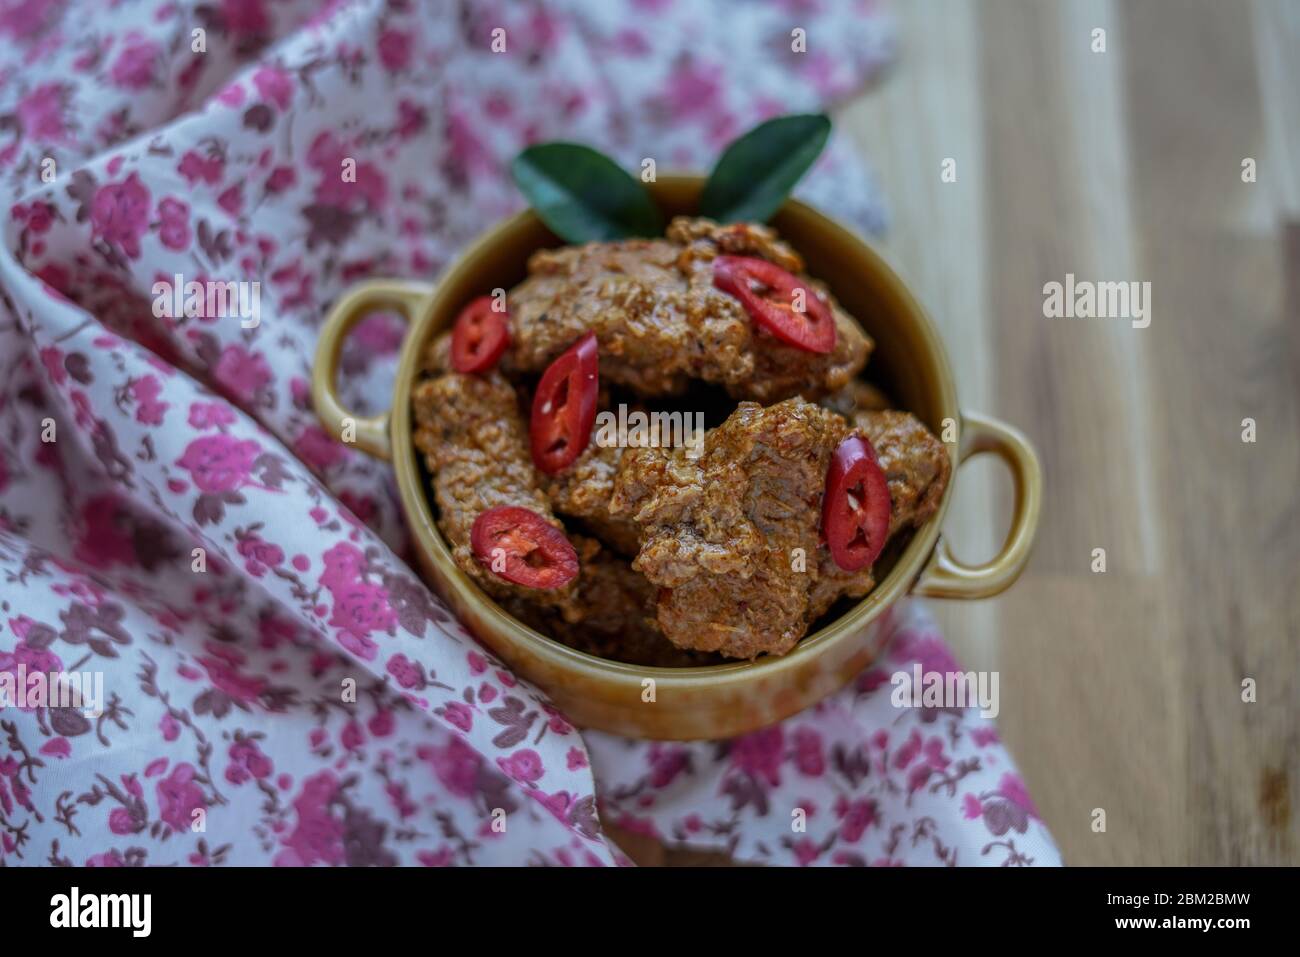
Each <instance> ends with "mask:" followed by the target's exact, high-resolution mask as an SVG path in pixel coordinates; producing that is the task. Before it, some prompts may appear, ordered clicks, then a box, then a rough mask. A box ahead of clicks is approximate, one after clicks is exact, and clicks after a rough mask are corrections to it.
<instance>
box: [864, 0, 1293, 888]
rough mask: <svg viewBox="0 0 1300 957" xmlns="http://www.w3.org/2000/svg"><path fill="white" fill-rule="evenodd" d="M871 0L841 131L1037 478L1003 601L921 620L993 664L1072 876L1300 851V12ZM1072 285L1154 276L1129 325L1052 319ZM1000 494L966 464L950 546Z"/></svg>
mask: <svg viewBox="0 0 1300 957" xmlns="http://www.w3.org/2000/svg"><path fill="white" fill-rule="evenodd" d="M893 10H894V12H895V14H896V16H897V17H898V20H899V26H900V31H901V34H902V36H901V39H902V50H901V56H900V59H899V62H898V65H897V67H896V68H895V70H894V71H893V74H892V75H891V76H889V77H888V78H886V80H885V81H884V82H883V83H882V84H881V85H880V86H878V87H877V88H876V89H875V90H873V91H872V92H871V93H869V94H867V95H866V96H864V97H862V98H861V99H860V100H859V101H858V102H855V103H853V104H851V105H850V106H849V107H848V108H847V109H845V110H843V111H842V112H841V114H840V115H839V117H838V118H839V121H840V124H841V127H847V129H848V131H849V133H850V134H851V135H852V137H853V139H854V141H855V143H856V144H857V145H858V147H859V148H860V149H861V151H862V154H863V156H864V157H865V158H866V159H867V160H868V161H869V162H871V163H872V164H873V165H874V166H875V168H876V169H877V170H879V172H880V175H881V179H882V183H883V186H884V189H885V192H886V194H887V195H888V197H889V199H890V203H891V207H892V212H893V225H892V228H891V230H890V233H889V236H888V239H887V241H886V243H885V246H886V248H887V249H888V251H889V252H890V253H891V254H892V256H893V258H894V260H895V261H896V263H897V264H898V266H899V268H900V269H901V271H902V272H903V274H904V276H905V277H907V278H908V279H910V280H911V281H912V282H913V284H914V287H915V288H916V289H917V291H918V292H919V294H920V298H921V299H922V301H923V302H924V303H925V304H926V306H927V307H928V308H929V309H930V311H931V313H932V314H933V316H934V317H935V319H936V321H937V322H938V324H939V325H940V327H941V328H942V330H943V332H944V335H945V337H946V340H947V342H948V345H949V349H950V353H949V354H950V357H951V359H952V362H953V365H954V367H955V368H956V373H957V379H958V388H959V394H960V396H961V399H962V402H963V404H964V405H965V406H966V407H968V408H973V409H980V410H984V411H987V412H991V413H993V414H996V415H998V416H1001V417H1003V418H1005V419H1007V420H1008V421H1010V422H1013V423H1015V424H1016V425H1018V426H1020V427H1021V428H1022V429H1024V430H1025V431H1026V432H1027V433H1028V434H1029V435H1030V436H1031V438H1032V439H1033V440H1034V441H1035V442H1036V443H1037V445H1038V448H1039V450H1040V452H1041V454H1042V457H1043V465H1044V471H1045V476H1046V489H1047V499H1046V503H1045V506H1044V516H1043V522H1042V525H1041V528H1040V531H1039V536H1038V545H1037V549H1036V552H1035V554H1034V557H1033V560H1032V563H1031V565H1030V567H1029V569H1028V571H1027V572H1026V574H1025V576H1024V577H1023V578H1022V579H1021V581H1020V582H1019V583H1018V584H1017V585H1016V587H1015V588H1014V589H1012V591H1010V592H1009V593H1007V594H1006V595H1004V596H1002V597H1001V598H998V599H995V600H992V601H987V602H982V603H978V604H972V605H961V604H958V603H933V604H932V606H931V607H932V608H933V610H934V611H935V613H936V614H937V615H938V616H939V618H940V621H941V622H942V624H943V626H944V628H945V630H946V631H947V633H948V635H949V637H950V638H951V639H952V641H953V643H954V645H955V646H956V648H957V651H958V653H959V656H960V657H961V659H962V660H963V662H964V664H965V665H966V666H967V667H971V668H978V669H996V670H998V671H1000V672H1001V698H1002V714H1001V716H1000V717H999V725H1000V727H1001V730H1002V734H1003V738H1004V740H1005V741H1006V743H1007V744H1008V746H1009V747H1010V749H1011V752H1012V754H1013V755H1014V756H1015V758H1016V759H1017V761H1018V762H1019V764H1020V766H1021V770H1022V771H1023V772H1024V776H1025V778H1026V780H1027V782H1028V784H1029V787H1030V791H1031V793H1032V794H1033V795H1034V797H1035V800H1036V801H1037V803H1038V805H1039V809H1040V811H1041V812H1042V814H1043V817H1044V820H1046V822H1047V823H1048V825H1049V827H1050V828H1051V830H1052V831H1053V833H1054V834H1055V835H1056V838H1057V841H1058V842H1059V844H1060V846H1061V849H1062V852H1063V853H1064V855H1065V860H1066V862H1067V863H1070V864H1245V863H1288V862H1289V863H1293V864H1294V863H1300V807H1298V800H1300V510H1298V506H1300V2H1296V0H1261V2H1255V3H1251V2H1248V0H1134V2H1118V0H1116V2H1107V0H1087V2H1083V0H1081V2H1062V3H1042V2H1034V0H987V2H978V3H977V2H969V3H968V2H958V0H907V2H906V3H895V4H893ZM1096 28H1101V29H1104V30H1105V31H1106V34H1105V37H1106V52H1105V53H1094V52H1092V49H1091V47H1092V39H1093V30H1094V29H1096ZM949 157H951V158H953V159H955V160H956V162H957V181H956V182H955V183H943V182H941V180H940V169H941V164H942V162H943V161H944V159H945V158H949ZM1247 157H1249V158H1252V159H1254V160H1255V161H1256V172H1257V181H1256V182H1255V183H1253V184H1248V183H1243V182H1242V176H1241V173H1242V161H1243V159H1245V158H1247ZM1067 272H1072V273H1074V274H1075V276H1076V277H1077V278H1078V279H1092V280H1097V281H1102V280H1112V281H1123V280H1138V281H1149V282H1150V283H1151V284H1152V290H1151V301H1152V321H1151V325H1150V327H1149V328H1147V329H1143V330H1137V329H1133V328H1132V327H1131V325H1130V324H1129V323H1128V322H1122V321H1117V320H1102V319H1093V320H1066V319H1060V320H1050V321H1049V320H1047V319H1045V318H1044V317H1043V311H1042V309H1043V292H1042V290H1043V284H1044V283H1046V282H1049V281H1052V280H1056V281H1059V282H1064V280H1065V274H1066V273H1067ZM1247 417H1250V418H1253V419H1255V421H1256V423H1257V430H1258V441H1257V442H1256V443H1255V444H1253V445H1252V444H1246V443H1243V442H1242V440H1241V432H1242V426H1241V422H1242V419H1244V418H1247ZM1004 485H1005V476H1004V475H1003V474H1002V472H1001V469H1000V467H999V466H994V465H989V464H976V463H972V464H971V465H968V466H967V467H966V468H965V469H964V470H963V474H962V478H961V481H960V483H959V494H958V497H957V500H956V502H955V503H954V508H953V509H952V510H951V511H950V513H949V514H950V518H949V520H948V525H947V527H946V532H947V533H948V534H950V535H951V536H952V537H953V539H954V541H955V547H956V549H957V551H958V554H961V555H963V557H965V558H967V559H970V560H973V559H976V558H979V557H981V556H983V555H987V554H990V553H991V552H992V551H993V549H994V548H995V547H996V545H997V543H998V541H999V540H1000V534H1001V532H1002V530H1003V529H1005V527H1006V514H1007V510H1008V508H1009V494H1008V493H1007V491H1006V490H1005V488H1004ZM1094 548H1105V549H1106V553H1107V571H1106V573H1105V574H1094V573H1093V572H1092V571H1091V570H1090V565H1091V556H1092V550H1093V549H1094ZM1247 677H1251V678H1254V679H1255V680H1256V682H1257V688H1258V690H1257V696H1258V699H1257V701H1256V703H1254V704H1247V703H1243V702H1242V696H1241V683H1242V680H1243V679H1244V678H1247ZM1094 808H1104V809H1105V811H1106V824H1107V829H1106V832H1105V833H1102V834H1099V833H1094V832H1093V831H1092V829H1091V823H1092V810H1093V809H1094Z"/></svg>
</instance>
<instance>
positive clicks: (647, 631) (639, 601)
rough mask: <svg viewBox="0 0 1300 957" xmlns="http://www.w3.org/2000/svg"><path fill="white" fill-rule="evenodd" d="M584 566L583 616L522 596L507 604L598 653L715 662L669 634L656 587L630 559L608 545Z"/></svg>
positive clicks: (528, 620)
mask: <svg viewBox="0 0 1300 957" xmlns="http://www.w3.org/2000/svg"><path fill="white" fill-rule="evenodd" d="M582 572H583V573H582V580H581V581H580V582H579V601H580V603H581V604H582V606H583V608H584V611H585V614H584V617H583V620H582V621H580V622H576V623H575V622H566V621H564V620H563V619H562V618H561V617H560V616H559V615H557V614H555V612H554V611H551V610H549V609H542V608H539V607H537V606H536V605H534V604H531V603H529V602H525V601H522V600H519V599H514V600H512V601H511V602H510V603H509V604H507V605H506V606H505V607H506V610H507V611H509V612H510V613H511V614H512V615H514V616H515V617H516V618H518V619H519V620H520V621H522V622H524V623H525V624H527V625H528V626H530V627H531V628H534V629H536V630H537V631H539V632H541V633H542V634H544V635H546V636H547V637H549V638H554V639H555V640H556V641H559V642H561V643H563V644H566V645H568V646H569V647H570V648H573V649H575V650H576V651H582V652H586V653H587V654H589V655H595V656H596V657H598V658H608V659H611V660H613V661H622V662H626V663H627V664H631V665H642V666H648V667H655V668H684V667H689V666H692V665H700V664H712V663H714V662H713V661H712V660H711V659H710V658H709V656H706V655H702V654H699V653H698V652H691V651H687V650H685V649H682V648H678V647H677V646H675V645H673V644H672V643H671V642H669V641H668V640H667V639H665V638H664V636H663V632H661V631H660V630H659V625H658V623H657V622H656V621H655V593H656V589H655V587H654V586H653V585H651V584H650V582H648V581H647V580H646V578H645V576H644V575H641V574H639V573H637V572H635V571H633V570H632V567H631V565H630V564H628V562H627V560H626V559H623V558H620V557H618V556H615V555H611V554H610V553H609V552H604V551H602V552H599V553H598V554H596V555H595V556H594V557H593V558H592V559H589V560H588V561H586V562H584V563H583V570H582Z"/></svg>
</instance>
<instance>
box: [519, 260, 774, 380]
mask: <svg viewBox="0 0 1300 957" xmlns="http://www.w3.org/2000/svg"><path fill="white" fill-rule="evenodd" d="M680 253H681V249H680V247H679V246H677V245H676V244H675V243H672V242H669V241H667V240H663V239H646V240H642V239H631V240H624V241H620V242H611V243H587V244H586V245H584V246H566V247H563V248H560V249H545V250H541V251H539V252H536V253H534V254H533V255H532V257H530V259H529V260H528V272H529V277H528V278H527V279H525V280H524V281H523V282H522V283H520V284H519V285H518V286H516V287H515V288H514V289H513V290H511V292H510V333H511V345H510V349H509V351H508V353H507V356H506V360H505V361H506V365H507V368H508V369H512V370H519V371H525V372H540V371H542V370H543V369H545V368H546V366H547V365H548V364H549V363H550V362H551V361H552V360H554V359H555V357H556V356H558V355H559V354H560V353H561V352H563V351H564V350H565V349H567V348H568V347H569V346H570V345H571V344H572V343H573V342H574V341H575V340H576V339H578V338H579V337H580V336H582V335H583V334H584V333H586V332H587V331H588V330H591V331H594V332H595V333H596V338H597V339H598V340H599V342H600V374H601V378H603V379H608V380H609V381H610V382H616V383H620V384H622V385H626V386H628V387H629V388H632V389H634V390H636V391H637V392H638V393H641V394H643V395H672V394H676V393H679V392H681V391H682V390H683V389H685V387H686V384H687V380H688V379H690V378H700V379H706V380H708V381H710V382H724V383H725V382H730V381H736V380H739V379H742V378H744V377H746V376H748V375H749V374H750V373H751V372H752V371H753V367H754V360H753V356H752V355H751V354H750V352H751V349H750V340H751V333H750V323H749V317H748V316H747V315H746V314H745V310H744V309H743V308H742V307H741V305H740V303H739V302H737V301H736V300H735V299H733V298H731V297H730V296H728V295H726V294H725V293H723V292H720V291H719V290H717V289H714V288H713V283H712V277H711V276H710V277H705V276H704V275H703V274H700V275H699V276H688V275H687V274H684V273H682V272H681V271H680V270H679V269H678V268H677V258H678V256H679V254H680ZM706 278H707V280H708V281H707V282H706V281H705V279H706Z"/></svg>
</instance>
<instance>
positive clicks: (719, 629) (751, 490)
mask: <svg viewBox="0 0 1300 957" xmlns="http://www.w3.org/2000/svg"><path fill="white" fill-rule="evenodd" d="M849 431H850V429H849V426H848V423H847V422H845V421H844V419H843V418H841V417H840V416H838V415H836V414H835V413H834V412H831V411H829V410H827V409H823V408H821V407H819V406H816V405H813V404H812V403H809V402H805V401H803V400H802V399H798V398H796V399H790V400H787V401H785V402H781V403H778V404H777V405H773V406H770V407H768V408H763V407H762V406H760V405H757V404H756V403H752V402H742V403H741V404H740V405H739V407H738V408H737V409H736V411H735V412H734V413H733V414H732V415H731V417H730V418H728V419H727V421H726V422H724V423H723V424H722V425H720V426H719V427H718V428H716V429H713V430H711V431H710V432H708V433H707V434H706V436H705V438H704V452H703V454H702V455H701V456H700V457H699V459H698V460H696V461H692V460H691V459H690V458H689V457H688V456H687V455H686V454H685V451H686V450H684V449H676V450H672V451H666V450H662V449H637V450H632V451H629V452H628V454H627V455H626V456H625V458H624V465H623V469H622V471H621V472H620V473H619V477H618V481H617V482H616V483H615V492H614V500H613V503H612V511H613V512H614V514H615V515H618V514H628V515H630V516H631V517H633V518H635V519H636V521H638V522H639V523H641V524H642V525H643V526H644V533H643V538H642V547H641V551H640V553H639V554H638V556H637V559H636V561H634V562H633V563H632V567H633V568H635V569H637V570H638V571H640V572H642V573H643V574H644V575H645V576H646V577H647V578H648V579H650V581H651V582H653V583H655V584H656V585H659V586H661V591H660V594H659V610H658V617H659V624H660V626H661V627H662V628H663V631H664V634H665V636H666V637H667V638H668V639H669V640H670V641H672V642H673V643H674V644H677V645H679V646H681V647H684V648H694V649H697V650H701V651H716V652H719V653H721V654H723V655H726V656H728V657H731V658H754V657H757V656H758V655H760V654H764V653H766V654H776V655H780V654H784V653H785V652H787V651H789V650H790V649H791V648H792V647H794V645H795V643H796V642H798V640H799V639H800V638H802V637H803V635H804V633H805V632H806V630H807V628H808V625H809V623H810V622H811V620H812V619H811V618H810V617H809V613H810V606H809V599H810V594H811V592H812V589H813V586H814V585H815V584H816V582H817V580H818V578H819V577H820V576H821V574H822V562H821V561H820V558H821V553H823V552H825V548H824V547H823V546H822V545H821V543H820V541H819V537H820V534H819V532H820V524H821V521H820V517H821V497H822V488H823V486H824V484H825V477H826V469H827V466H828V465H829V463H830V458H831V455H832V453H833V452H834V450H835V447H836V446H837V445H838V444H839V443H840V441H841V440H842V439H843V438H844V437H845V436H846V435H848V434H849ZM796 549H802V555H803V560H802V563H800V561H799V554H800V553H798V552H796V551H795V550H796ZM870 583H871V575H870V570H869V569H864V570H862V571H860V572H857V573H855V574H854V575H852V576H846V578H845V580H844V581H843V582H842V584H841V588H842V589H846V590H847V589H855V588H856V589H861V590H867V589H869V588H870V587H871V584H870Z"/></svg>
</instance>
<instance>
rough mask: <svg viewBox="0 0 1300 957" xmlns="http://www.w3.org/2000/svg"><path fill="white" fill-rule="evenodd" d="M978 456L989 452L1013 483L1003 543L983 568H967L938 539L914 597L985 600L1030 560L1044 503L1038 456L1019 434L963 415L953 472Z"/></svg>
mask: <svg viewBox="0 0 1300 957" xmlns="http://www.w3.org/2000/svg"><path fill="white" fill-rule="evenodd" d="M982 452H992V453H994V454H995V455H997V456H999V457H1000V458H1001V459H1002V460H1003V461H1004V462H1006V463H1007V467H1008V468H1009V469H1010V470H1011V478H1012V481H1013V482H1014V483H1015V495H1016V504H1015V509H1014V510H1013V512H1012V517H1011V530H1010V531H1009V532H1008V533H1007V540H1006V541H1005V542H1004V543H1003V545H1002V548H1001V550H1000V551H999V552H998V553H997V554H996V555H994V556H993V557H992V558H991V559H989V560H988V561H987V562H985V563H984V564H982V565H967V564H966V563H964V562H961V561H959V560H958V559H957V558H956V556H954V555H953V553H952V549H951V548H949V547H948V542H947V541H946V540H945V539H943V538H940V539H939V542H938V545H936V547H935V550H934V556H933V557H932V558H931V559H930V563H929V564H928V565H926V567H925V569H924V570H923V571H922V572H921V575H920V578H918V579H917V582H916V584H915V586H913V588H912V594H914V595H921V596H923V597H927V598H987V597H989V596H990V595H996V594H998V593H999V592H1003V591H1006V589H1008V588H1010V587H1011V585H1012V584H1013V583H1014V582H1015V580H1016V579H1017V578H1019V577H1020V573H1021V572H1022V571H1023V570H1024V568H1025V565H1026V563H1027V562H1028V561H1029V552H1030V550H1031V549H1032V548H1033V545H1034V533H1035V532H1036V531H1037V530H1038V513H1039V511H1040V510H1041V508H1042V504H1043V471H1042V467H1041V466H1040V465H1039V463H1038V453H1037V452H1035V451H1034V447H1033V446H1032V445H1031V444H1030V443H1029V439H1028V438H1026V437H1025V435H1024V433H1023V432H1021V431H1020V430H1019V429H1015V428H1012V427H1011V426H1009V425H1007V424H1006V423H1004V422H999V421H998V420H997V419H993V418H989V417H987V416H983V415H980V414H979V413H976V412H963V413H962V430H961V448H960V450H959V451H958V453H957V468H960V467H961V466H962V464H963V463H965V462H966V461H967V460H968V459H970V458H972V457H973V456H976V455H979V454H980V453H982Z"/></svg>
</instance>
